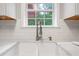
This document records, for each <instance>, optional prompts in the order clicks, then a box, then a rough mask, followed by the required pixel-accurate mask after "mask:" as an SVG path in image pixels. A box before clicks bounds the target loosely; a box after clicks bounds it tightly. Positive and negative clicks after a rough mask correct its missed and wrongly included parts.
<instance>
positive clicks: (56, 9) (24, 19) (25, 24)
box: [21, 3, 59, 27]
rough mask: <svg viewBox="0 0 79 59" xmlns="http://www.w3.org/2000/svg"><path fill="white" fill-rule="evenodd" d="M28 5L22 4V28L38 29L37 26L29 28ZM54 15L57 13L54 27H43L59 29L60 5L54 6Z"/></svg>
mask: <svg viewBox="0 0 79 59" xmlns="http://www.w3.org/2000/svg"><path fill="white" fill-rule="evenodd" d="M26 4H27V3H22V4H21V27H36V26H34V25H33V26H29V25H28V17H27V16H28V15H27V12H26V11H27V9H26ZM54 13H55V17H54V18H55V19H54V20H53V25H43V26H42V27H58V20H59V4H58V3H55V5H54Z"/></svg>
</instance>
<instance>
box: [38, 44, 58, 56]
mask: <svg viewBox="0 0 79 59" xmlns="http://www.w3.org/2000/svg"><path fill="white" fill-rule="evenodd" d="M56 52H57V47H56V44H54V43H42V44H39V56H54V55H56V54H57V53H56Z"/></svg>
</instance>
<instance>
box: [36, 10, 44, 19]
mask: <svg viewBox="0 0 79 59" xmlns="http://www.w3.org/2000/svg"><path fill="white" fill-rule="evenodd" d="M44 17H45V12H43V11H40V12H37V18H44Z"/></svg>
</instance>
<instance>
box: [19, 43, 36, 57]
mask: <svg viewBox="0 0 79 59" xmlns="http://www.w3.org/2000/svg"><path fill="white" fill-rule="evenodd" d="M19 49H20V50H19V54H20V56H35V55H36V44H35V43H26V42H23V43H20V45H19Z"/></svg>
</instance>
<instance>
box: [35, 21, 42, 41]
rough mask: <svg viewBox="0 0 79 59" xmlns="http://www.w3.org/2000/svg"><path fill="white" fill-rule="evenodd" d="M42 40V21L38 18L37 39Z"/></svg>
mask: <svg viewBox="0 0 79 59" xmlns="http://www.w3.org/2000/svg"><path fill="white" fill-rule="evenodd" d="M39 40H42V22H41V21H38V20H37V24H36V41H39Z"/></svg>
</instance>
